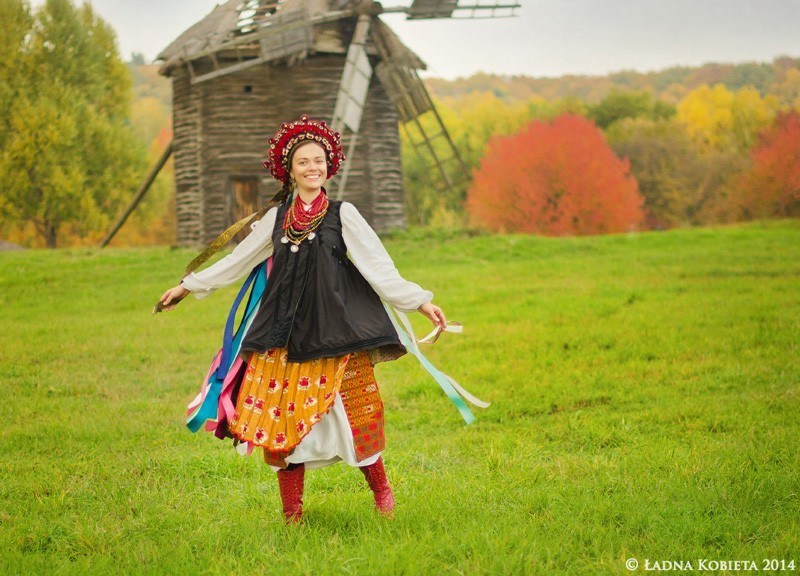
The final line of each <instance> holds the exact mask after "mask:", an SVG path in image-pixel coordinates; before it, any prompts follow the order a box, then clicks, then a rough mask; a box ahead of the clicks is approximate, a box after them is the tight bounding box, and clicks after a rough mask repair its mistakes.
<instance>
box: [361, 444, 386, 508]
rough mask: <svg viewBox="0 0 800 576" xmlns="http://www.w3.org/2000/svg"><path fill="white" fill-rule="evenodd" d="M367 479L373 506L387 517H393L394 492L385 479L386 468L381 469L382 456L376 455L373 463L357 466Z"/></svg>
mask: <svg viewBox="0 0 800 576" xmlns="http://www.w3.org/2000/svg"><path fill="white" fill-rule="evenodd" d="M359 470H361V472H362V473H363V474H364V477H365V478H366V479H367V484H369V487H370V489H371V490H372V493H373V495H374V496H375V508H377V510H378V512H380V513H381V514H382V515H384V516H386V517H387V518H394V494H392V489H391V488H390V487H389V481H388V480H387V479H386V470H384V469H383V457H382V456H381V457H378V460H377V461H376V462H375V463H374V464H370V465H369V466H363V467H361V468H359Z"/></svg>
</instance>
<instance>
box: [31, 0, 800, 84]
mask: <svg viewBox="0 0 800 576" xmlns="http://www.w3.org/2000/svg"><path fill="white" fill-rule="evenodd" d="M74 1H76V2H79V1H80V0H74ZM475 1H476V0H470V1H469V2H465V1H464V0H462V2H461V3H462V4H467V3H468V4H472V3H474V2H475ZM42 2H43V0H35V1H34V2H33V3H34V5H39V4H41V3H42ZM481 2H483V3H487V2H493V0H481ZM91 4H92V6H94V8H95V10H96V11H97V12H98V13H99V14H100V15H101V16H102V17H103V19H105V20H106V21H108V22H109V23H110V24H111V25H112V26H113V27H114V28H115V29H116V31H117V36H118V40H119V45H120V51H121V53H122V55H123V57H124V58H125V59H126V60H127V59H129V57H130V54H131V53H132V52H142V53H143V54H144V55H145V58H146V59H148V60H151V59H153V58H155V56H156V55H157V54H158V52H160V51H161V50H162V49H163V48H165V47H166V46H167V45H168V44H169V43H170V42H171V41H172V40H174V39H175V38H177V37H178V35H180V34H181V33H182V32H183V31H184V30H186V29H187V28H188V27H189V26H191V25H192V24H194V23H195V22H197V21H199V20H201V19H202V18H203V17H204V16H205V15H207V14H208V13H209V12H210V11H211V10H212V9H213V8H214V6H215V5H216V4H217V2H215V1H214V0H166V1H164V0H138V1H137V2H131V1H130V0H93V1H92V2H91ZM399 4H403V5H408V4H410V0H394V1H392V0H384V2H383V5H384V6H395V5H399ZM521 4H522V7H521V8H520V9H518V14H519V16H518V17H516V18H504V19H495V20H487V19H481V20H428V21H419V20H416V21H406V20H405V19H404V18H403V17H402V16H399V15H386V16H384V17H383V18H384V20H385V21H386V22H387V23H389V24H390V25H391V26H392V28H393V29H394V30H395V32H397V33H398V35H399V36H400V38H401V39H402V40H403V41H404V42H405V43H406V44H407V45H408V46H409V47H410V48H411V49H412V50H414V51H415V52H416V53H417V54H418V55H419V56H420V57H422V59H423V60H424V61H426V62H427V63H428V66H429V73H428V75H433V76H438V77H443V78H448V79H452V78H456V77H459V76H469V75H471V74H473V73H475V72H479V71H483V72H493V73H501V74H526V75H530V76H561V75H564V74H607V73H609V72H616V71H620V70H638V71H642V72H644V71H648V70H660V69H663V68H667V67H669V66H674V65H692V66H694V65H699V64H703V63H706V62H749V61H760V62H768V61H771V60H772V59H773V58H774V57H776V56H780V55H788V56H794V57H800V0H521Z"/></svg>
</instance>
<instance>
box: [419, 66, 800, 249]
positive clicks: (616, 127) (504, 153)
mask: <svg viewBox="0 0 800 576" xmlns="http://www.w3.org/2000/svg"><path fill="white" fill-rule="evenodd" d="M790 64H791V65H792V66H794V67H789V65H790ZM799 68H800V60H797V59H791V58H780V59H777V60H775V62H773V64H771V65H763V66H762V65H743V66H733V65H731V66H718V65H714V66H706V67H703V68H701V69H698V70H696V71H695V72H693V73H689V72H688V71H684V70H683V69H680V71H681V76H680V78H692V79H693V81H694V80H696V79H697V78H704V77H707V76H709V75H711V72H712V71H720V74H721V71H722V70H725V73H726V74H727V76H725V78H726V79H727V81H728V82H729V83H730V84H731V85H736V86H738V87H737V88H731V87H728V86H726V85H725V84H723V83H716V84H706V83H700V84H697V85H695V86H694V88H692V89H684V88H681V89H680V90H678V89H677V88H676V87H675V86H674V85H672V87H671V89H670V94H673V95H674V94H677V93H682V94H683V95H682V97H681V98H679V99H677V100H676V99H672V98H670V99H667V98H662V97H659V96H657V95H655V94H654V92H653V90H652V86H649V87H648V88H647V89H630V88H624V87H620V86H615V85H613V83H612V87H611V88H610V89H607V90H606V92H605V94H604V96H602V97H601V98H600V99H599V100H596V101H592V100H589V99H587V100H584V99H581V98H579V97H577V96H576V94H575V93H574V92H572V91H571V89H568V90H565V91H564V92H563V93H561V95H560V96H558V97H553V98H546V97H543V96H542V95H541V94H539V93H536V94H533V95H532V96H529V97H527V98H522V97H516V96H515V97H511V96H510V94H512V93H514V92H515V90H516V92H521V91H520V90H518V89H517V88H518V86H519V85H520V82H521V81H522V80H524V79H520V78H517V79H516V81H517V84H515V83H514V82H515V80H514V79H510V80H509V82H510V83H509V84H508V85H505V84H503V82H501V81H500V80H501V79H500V77H497V76H487V75H477V76H474V77H472V78H471V79H467V80H458V81H455V82H452V83H450V85H449V88H448V84H446V83H444V82H442V81H439V80H428V81H426V82H427V83H428V84H429V85H431V86H432V87H433V89H434V91H435V92H436V93H438V94H440V96H439V97H438V98H437V104H438V108H439V110H440V114H441V116H442V118H443V120H444V122H445V124H446V125H447V126H448V128H449V131H450V133H451V134H452V135H453V140H454V142H455V145H456V147H457V148H458V150H459V152H460V155H461V156H462V158H463V159H464V161H465V163H466V170H467V171H468V172H469V173H470V175H471V176H472V182H471V185H470V186H469V188H468V190H466V189H462V190H455V191H454V190H447V189H444V188H443V187H442V185H441V182H440V178H439V177H438V176H437V174H436V172H435V171H432V170H431V169H430V166H429V165H427V164H426V162H425V160H424V159H423V158H420V157H415V156H413V155H412V154H411V146H410V145H409V144H408V142H407V141H406V142H405V143H404V145H405V148H406V151H407V152H408V153H409V154H407V155H406V156H405V160H404V163H405V173H406V174H405V176H406V183H407V188H408V192H409V194H408V197H407V210H408V214H409V216H410V220H411V221H412V222H414V223H416V224H420V225H425V224H431V223H435V224H443V225H464V224H473V225H479V226H483V227H487V228H489V229H492V230H506V231H515V230H516V231H528V232H537V233H545V234H587V233H602V232H610V231H621V230H633V229H638V230H642V229H663V228H669V227H674V226H687V225H703V224H715V223H724V222H733V221H738V220H745V219H751V218H771V217H797V216H800V129H798V126H800V118H799V117H798V113H797V112H798V110H800V69H799ZM678 70H679V69H673V70H672V71H667V72H669V73H670V74H672V75H674V76H675V77H678V76H677V71H678ZM759 70H760V71H762V73H761V74H760V75H758V74H757V73H756V71H759ZM618 76H619V75H612V76H609V77H607V78H605V79H595V80H598V81H599V80H603V81H604V84H605V88H603V89H604V90H605V89H606V88H607V87H608V82H611V81H612V80H613V79H614V78H618ZM667 77H669V75H667V76H664V77H662V80H663V79H664V78H667ZM712 77H713V75H712ZM654 78H656V79H658V78H659V75H658V74H657V73H653V74H650V75H636V74H630V75H629V76H628V80H629V83H632V84H634V85H637V86H638V85H641V84H640V83H637V82H639V81H640V82H644V79H648V80H650V81H652V80H653V79H654ZM747 78H755V79H756V80H757V85H755V84H749V83H745V84H742V82H743V81H744V79H747ZM530 80H531V83H530V86H535V85H536V82H539V81H540V80H537V79H530ZM569 80H570V79H569V78H565V79H545V80H541V81H542V82H554V83H556V82H557V81H561V82H568V81H569ZM573 80H574V79H573ZM634 80H637V82H634ZM470 81H471V82H472V84H469V82H470ZM487 85H488V86H489V87H490V89H489V90H485V89H478V88H477V87H479V86H484V87H486V86H487ZM549 85H550V86H555V85H556V84H549ZM504 86H505V87H504ZM515 86H517V88H515ZM573 88H576V92H577V93H581V92H582V91H585V88H586V87H585V86H584V88H581V87H580V86H578V87H575V86H573ZM467 89H468V91H466V90H467ZM448 90H449V93H450V94H453V95H450V96H445V95H441V94H446V93H448ZM577 119H582V120H583V121H579V120H577ZM592 134H594V135H596V136H597V137H595V136H593V135H592ZM406 140H407V139H406ZM620 161H621V162H622V164H620ZM590 173H591V174H592V175H593V176H592V177H591V178H589V179H588V180H587V174H590ZM612 182H614V183H616V184H612ZM631 184H633V186H634V187H635V191H634V192H635V193H633V192H632V191H631ZM620 198H626V200H625V202H621V201H620ZM465 205H466V207H467V208H468V211H467V213H468V218H465V217H464V214H465V212H464V206H465ZM620 212H624V213H626V214H627V215H628V216H627V220H626V221H625V223H624V224H620V222H621V221H620V220H619V218H618V216H619V213H620ZM523 221H524V222H523ZM612 223H613V224H612Z"/></svg>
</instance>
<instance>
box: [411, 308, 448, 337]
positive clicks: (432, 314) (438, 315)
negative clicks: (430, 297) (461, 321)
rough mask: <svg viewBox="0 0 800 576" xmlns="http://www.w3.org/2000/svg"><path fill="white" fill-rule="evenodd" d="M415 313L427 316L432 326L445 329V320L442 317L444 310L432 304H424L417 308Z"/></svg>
mask: <svg viewBox="0 0 800 576" xmlns="http://www.w3.org/2000/svg"><path fill="white" fill-rule="evenodd" d="M417 311H418V312H420V313H421V314H424V315H425V316H427V317H428V318H429V319H430V321H431V322H433V325H434V326H436V327H438V328H441V329H442V330H444V329H445V328H446V327H447V318H445V317H444V310H442V309H441V308H439V307H438V306H437V305H436V304H434V303H433V302H425V304H423V305H422V306H420V307H419V308H417Z"/></svg>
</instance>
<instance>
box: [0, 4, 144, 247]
mask: <svg viewBox="0 0 800 576" xmlns="http://www.w3.org/2000/svg"><path fill="white" fill-rule="evenodd" d="M3 1H8V0H3ZM18 5H20V6H22V5H21V4H18ZM23 8H24V6H23ZM22 21H23V22H24V19H23V20H22ZM27 23H28V27H27V29H25V30H24V34H23V33H22V32H20V33H18V34H17V35H16V36H15V38H16V41H15V43H13V44H8V45H7V48H8V50H9V51H10V52H11V53H13V55H14V62H15V63H16V64H15V70H16V72H17V74H16V75H15V76H14V78H15V86H14V87H13V90H14V94H15V98H14V100H13V102H12V103H11V105H10V106H9V107H8V109H7V110H5V111H4V122H5V123H7V125H8V126H10V127H11V130H10V132H9V133H8V134H7V135H6V137H5V141H4V142H2V149H0V208H1V209H2V214H1V215H2V217H3V218H4V220H5V221H6V222H8V221H9V220H12V221H15V222H18V223H21V222H32V223H33V224H34V225H35V228H36V230H37V232H38V233H39V234H40V235H41V237H42V238H43V240H44V242H45V244H46V245H47V246H48V247H55V246H56V245H57V244H58V243H59V237H60V236H61V234H62V232H63V230H64V229H65V228H69V229H70V230H72V231H73V232H74V233H76V234H78V235H79V236H81V237H84V238H85V237H90V236H91V235H92V234H95V235H97V234H98V233H99V231H100V230H101V229H103V228H104V227H105V226H106V225H107V224H108V221H109V219H110V218H111V217H112V216H113V215H115V214H116V213H117V212H118V210H119V204H120V202H121V201H122V200H124V199H127V198H129V197H130V195H131V194H132V191H133V189H134V187H135V186H136V183H137V182H138V180H139V178H140V177H141V174H142V173H143V171H144V168H145V166H144V161H145V149H144V146H143V145H141V144H140V143H139V142H138V140H137V139H136V138H135V137H134V135H133V133H132V132H131V130H130V128H129V127H128V126H127V122H128V120H127V118H128V113H129V108H130V92H131V80H130V75H129V73H128V70H127V67H126V66H125V64H124V63H123V62H122V61H121V59H120V58H119V54H118V51H117V47H116V40H115V37H114V32H113V31H112V30H111V28H110V27H109V26H108V25H107V24H105V23H104V22H103V21H102V20H101V19H100V18H98V17H97V16H96V15H95V14H94V12H93V11H92V8H91V6H90V5H89V4H84V5H83V6H82V7H80V8H76V7H74V6H73V5H72V4H71V2H70V1H69V0H47V2H46V3H45V4H44V5H43V6H42V7H41V8H40V9H39V10H38V11H37V12H36V14H35V16H34V18H33V19H32V20H30V19H29V20H28V21H27Z"/></svg>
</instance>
